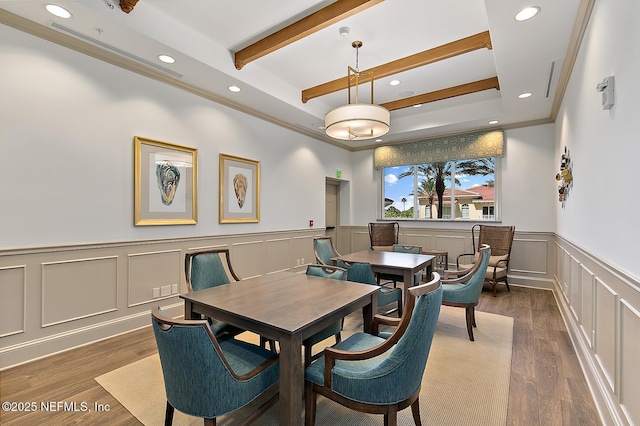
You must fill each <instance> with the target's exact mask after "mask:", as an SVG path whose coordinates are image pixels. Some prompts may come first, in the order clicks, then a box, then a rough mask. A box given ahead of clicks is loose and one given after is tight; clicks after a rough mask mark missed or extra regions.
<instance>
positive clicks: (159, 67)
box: [51, 22, 183, 78]
mask: <svg viewBox="0 0 640 426" xmlns="http://www.w3.org/2000/svg"><path fill="white" fill-rule="evenodd" d="M51 26H52V27H54V28H56V29H58V30H61V31H64V32H66V33H69V34H71V35H72V36H74V37H77V38H79V39H82V40H84V41H88V42H89V43H92V44H95V45H98V46H100V47H101V48H103V49H107V50H110V51H112V52H114V53H117V54H118V55H121V56H124V57H126V58H129V59H132V60H134V61H136V62H140V63H142V64H145V65H147V66H149V67H152V68H155V69H157V70H159V71H162V72H165V73H167V74H171V75H172V76H174V77H177V78H182V76H183V74H180V73H179V72H177V71H174V70H172V69H169V68H167V67H163V66H162V65H159V64H156V63H153V62H151V61H149V60H147V59H144V58H141V57H140V56H137V55H134V54H133V53H129V52H127V51H124V50H122V49H119V48H117V47H115V46H111V45H110V44H107V43H104V42H102V41H100V40H97V39H95V38H93V37H89V36H88V35H86V34H82V33H79V32H78V31H76V30H72V29H71V28H68V27H65V26H64V25H60V24H58V23H57V22H53V23H52V24H51Z"/></svg>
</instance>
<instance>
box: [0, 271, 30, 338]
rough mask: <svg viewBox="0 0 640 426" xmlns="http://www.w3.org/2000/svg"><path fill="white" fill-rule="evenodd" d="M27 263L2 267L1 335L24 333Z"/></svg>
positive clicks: (0, 285)
mask: <svg viewBox="0 0 640 426" xmlns="http://www.w3.org/2000/svg"><path fill="white" fill-rule="evenodd" d="M26 280H27V272H26V265H14V266H7V267H4V268H0V312H2V321H0V337H4V336H11V335H12V334H18V333H24V330H25V315H26V312H27V306H26V300H27V298H26V292H27V281H26Z"/></svg>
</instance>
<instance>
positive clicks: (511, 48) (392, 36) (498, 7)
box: [0, 0, 581, 149]
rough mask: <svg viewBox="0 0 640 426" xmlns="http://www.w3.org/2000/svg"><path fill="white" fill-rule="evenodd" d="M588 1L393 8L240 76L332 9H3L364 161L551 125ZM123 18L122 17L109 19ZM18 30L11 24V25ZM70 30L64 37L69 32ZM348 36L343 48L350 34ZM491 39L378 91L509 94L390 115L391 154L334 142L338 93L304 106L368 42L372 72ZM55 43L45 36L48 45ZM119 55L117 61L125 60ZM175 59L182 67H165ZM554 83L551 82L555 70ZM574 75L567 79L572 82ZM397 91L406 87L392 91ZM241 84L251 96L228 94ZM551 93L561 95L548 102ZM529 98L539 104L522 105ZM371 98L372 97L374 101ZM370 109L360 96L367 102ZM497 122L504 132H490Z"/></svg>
mask: <svg viewBox="0 0 640 426" xmlns="http://www.w3.org/2000/svg"><path fill="white" fill-rule="evenodd" d="M580 1H581V0H562V1H558V0H534V3H533V5H536V6H539V7H540V8H541V12H540V13H539V14H538V15H537V16H536V17H534V18H533V19H531V20H529V21H525V22H517V21H516V20H515V19H514V16H515V14H516V13H517V12H518V11H519V10H520V9H521V8H523V7H525V6H531V5H532V3H530V2H529V0H484V1H482V0H448V1H445V0H385V1H382V2H381V3H378V4H376V5H374V6H371V7H369V8H368V9H365V10H364V11H362V12H360V13H357V14H355V15H353V16H351V17H349V18H346V19H344V20H342V21H340V22H337V23H335V24H332V25H330V26H328V27H326V28H324V29H322V30H320V31H317V32H315V33H313V34H311V35H309V36H307V37H305V38H303V39H301V40H299V41H296V42H294V43H292V44H289V45H287V46H285V47H283V48H281V49H279V50H276V51H275V52H273V53H270V54H268V55H266V56H263V57H261V58H259V59H257V60H255V61H253V62H250V63H248V64H247V65H245V66H244V67H243V68H242V69H241V70H237V69H236V68H235V66H234V57H233V55H234V52H236V51H238V50H240V49H242V48H244V47H247V46H248V45H250V44H252V43H253V42H255V41H257V40H259V39H261V38H263V37H265V36H267V35H269V34H271V33H273V32H275V31H277V30H278V29H281V28H283V27H285V26H286V25H289V24H291V23H293V22H295V21H297V20H299V19H301V18H302V17H304V16H306V15H309V14H310V13H313V12H315V11H317V10H320V9H322V8H324V7H326V6H328V5H330V4H331V3H333V1H330V0H324V1H318V0H295V1H294V0H242V1H221V0H218V1H214V0H181V1H177V0H140V1H139V2H138V3H137V5H136V6H135V8H134V10H133V11H132V12H131V13H129V14H126V13H124V12H123V11H122V10H120V7H119V5H118V3H117V0H76V1H74V0H51V1H48V2H49V3H51V2H54V3H56V4H59V5H60V6H63V7H65V8H66V9H68V10H69V11H70V12H71V13H72V14H73V16H72V17H71V18H70V19H61V18H56V17H54V16H52V15H50V14H49V13H48V12H47V11H46V10H45V8H44V4H45V3H46V2H47V1H45V0H42V1H41V0H19V1H9V0H0V7H1V8H2V9H5V10H6V11H8V12H11V13H12V14H16V15H19V16H22V17H24V18H27V19H28V20H29V21H32V22H35V23H37V24H40V25H42V26H44V27H46V29H47V30H46V31H56V32H61V33H64V34H65V35H71V36H72V37H73V38H75V39H78V38H79V39H83V40H85V41H87V40H88V41H89V43H90V44H91V45H92V46H97V48H100V49H106V50H108V51H110V52H111V53H113V52H114V51H115V52H116V53H117V54H118V55H124V56H126V57H127V58H128V59H127V60H129V59H131V58H133V59H134V60H135V61H136V62H140V61H143V62H144V63H145V64H146V65H148V66H149V67H150V68H152V69H153V70H154V72H157V73H159V74H160V75H161V76H163V77H164V78H169V79H174V80H177V81H178V82H179V85H182V86H183V87H189V88H193V89H195V90H196V91H198V92H199V93H205V94H207V95H208V96H210V97H211V98H213V99H217V100H220V101H221V102H222V103H225V104H227V105H230V106H233V107H237V108H239V109H241V110H244V111H247V112H249V113H252V114H255V115H258V116H261V117H262V118H266V119H268V120H270V121H273V122H275V123H278V124H281V125H284V126H286V127H289V128H292V129H294V130H297V131H299V132H301V133H304V134H307V135H311V136H313V137H316V138H318V139H321V140H325V141H327V142H329V143H335V144H338V145H343V146H345V147H349V148H351V149H358V148H363V147H368V146H373V145H377V144H380V143H393V142H399V141H407V140H415V139H418V138H424V137H429V136H437V135H444V134H451V133H457V132H462V131H468V130H477V129H484V128H491V127H500V126H502V127H513V126H517V125H520V124H522V123H530V122H539V121H545V120H546V121H548V120H549V118H550V117H551V116H552V106H553V104H554V98H555V96H556V90H557V88H558V81H559V79H560V76H561V75H562V73H561V70H562V68H563V66H564V67H568V66H570V65H571V64H570V58H571V57H572V53H573V52H571V51H569V52H568V50H567V49H568V47H569V45H570V41H571V37H575V35H574V27H577V25H576V18H577V17H578V11H579V8H580ZM109 6H112V7H113V8H111V7H109ZM7 20H9V21H12V20H13V19H12V16H11V15H7V14H4V16H3V19H2V20H0V22H5V23H7ZM62 27H63V28H62ZM341 27H349V28H350V34H349V35H348V36H346V37H342V36H341V35H340V34H339V28H341ZM487 30H488V31H489V32H490V35H491V42H492V45H493V49H491V50H489V49H480V50H475V51H473V52H471V53H466V54H463V55H460V56H457V57H454V58H451V59H446V60H443V61H440V62H436V63H433V64H430V65H427V66H423V67H420V68H416V69H413V70H411V71H405V72H402V73H400V74H396V75H394V76H392V77H385V78H381V79H378V80H376V81H375V99H374V101H375V103H384V102H389V101H393V100H397V99H400V98H403V97H407V96H408V93H410V92H412V93H413V94H415V95H417V94H421V93H427V92H433V91H436V90H441V89H445V88H447V87H451V86H457V85H461V84H465V83H470V82H474V81H477V80H482V79H486V78H490V77H495V76H497V77H498V80H499V83H500V90H499V91H498V90H495V89H490V90H486V91H482V92H477V93H473V94H468V95H463V96H458V97H455V98H450V99H446V100H441V101H436V102H432V103H428V104H424V105H423V106H422V107H420V108H414V107H409V108H404V109H400V110H395V111H391V130H390V131H389V133H388V134H387V135H385V136H384V137H383V138H382V139H383V140H382V142H375V141H373V140H365V141H357V142H356V141H351V142H347V141H335V140H333V139H330V138H328V137H327V136H326V135H325V134H324V131H323V130H320V129H318V127H319V126H322V125H323V123H324V115H325V114H326V113H327V112H328V111H329V110H331V109H332V108H334V107H336V106H338V105H342V104H345V103H346V102H347V93H346V90H345V91H339V92H336V93H332V94H329V95H325V96H322V97H319V98H314V99H311V100H309V101H308V102H307V103H302V101H301V92H302V90H304V89H308V88H310V87H313V86H316V85H319V84H321V83H324V82H327V81H331V80H334V79H337V78H340V77H344V76H346V74H347V66H352V67H354V66H355V49H353V48H352V47H351V43H352V42H353V41H354V40H361V41H362V42H363V47H362V48H361V49H360V53H359V69H360V70H365V69H368V68H372V67H375V66H378V65H382V64H384V63H387V62H391V61H394V60H397V59H400V58H403V57H406V56H409V55H412V54H416V53H419V52H422V51H425V50H428V49H432V48H435V47H437V46H440V45H443V44H446V43H450V42H453V41H456V40H459V39H462V38H465V37H469V36H472V35H475V34H478V33H481V32H484V31H487ZM45 37H46V36H45ZM114 48H115V49H114ZM162 53H165V54H169V55H172V56H174V57H175V58H176V59H177V61H176V63H175V64H172V65H167V64H163V63H161V62H160V61H159V60H158V59H157V55H159V54H162ZM554 61H555V71H554V73H553V78H551V79H550V68H551V64H552V63H553V62H554ZM566 71H567V70H566V69H565V70H564V71H563V72H566ZM392 79H398V80H400V81H401V83H400V85H398V86H390V85H389V81H390V80H392ZM231 84H235V85H237V86H239V87H241V88H242V91H241V92H240V93H231V92H229V91H228V90H227V87H228V86H229V85H231ZM548 88H550V90H549V93H548V94H547V91H548ZM523 92H531V93H532V94H533V95H532V96H531V97H529V98H527V99H518V95H519V94H520V93H523ZM363 93H366V94H367V95H366V96H364V97H363ZM363 100H368V91H366V90H365V91H361V94H360V101H361V102H363ZM490 120H499V122H500V123H499V124H497V125H489V124H488V122H489V121H490Z"/></svg>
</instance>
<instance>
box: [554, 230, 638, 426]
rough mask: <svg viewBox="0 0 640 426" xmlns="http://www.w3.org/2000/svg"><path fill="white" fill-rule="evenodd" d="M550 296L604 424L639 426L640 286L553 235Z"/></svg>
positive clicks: (633, 280) (568, 242) (635, 281)
mask: <svg viewBox="0 0 640 426" xmlns="http://www.w3.org/2000/svg"><path fill="white" fill-rule="evenodd" d="M555 245H556V250H555V251H556V255H555V257H556V265H555V287H554V292H555V294H556V299H557V300H558V305H559V307H560V311H561V312H562V314H563V317H564V320H565V322H566V324H567V328H568V330H569V334H570V336H571V339H572V341H573V344H574V347H575V349H576V353H577V354H578V357H579V359H580V362H581V364H582V367H583V371H584V373H585V376H586V378H587V382H588V383H589V386H590V387H591V391H592V393H593V395H594V398H595V401H596V405H597V406H598V409H599V410H600V413H601V415H602V418H603V420H604V422H605V424H607V425H638V424H640V405H638V401H640V363H639V362H638V359H639V358H638V356H639V354H640V339H638V336H640V283H638V281H637V280H635V279H633V278H631V277H629V276H627V275H625V274H624V273H623V272H622V271H619V270H616V268H614V267H612V266H611V265H608V264H606V263H605V262H603V261H602V260H600V259H597V258H596V257H595V256H593V255H591V254H590V253H588V252H586V251H584V250H582V249H581V248H580V247H577V246H575V245H574V244H572V243H571V242H570V241H567V240H565V239H563V238H562V237H559V236H556V243H555Z"/></svg>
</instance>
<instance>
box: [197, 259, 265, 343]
mask: <svg viewBox="0 0 640 426" xmlns="http://www.w3.org/2000/svg"><path fill="white" fill-rule="evenodd" d="M184 273H185V277H186V280H187V289H188V290H189V293H191V292H194V291H198V290H204V289H207V288H211V287H216V286H219V285H226V284H231V283H234V282H236V281H240V278H239V277H238V275H237V274H236V273H235V271H234V270H233V266H231V258H230V257H229V249H226V248H224V249H213V250H202V251H196V252H191V253H187V254H186V255H185V257H184ZM207 320H208V321H209V325H210V326H211V329H212V330H213V333H214V334H215V335H216V336H217V337H218V338H222V337H225V336H235V335H237V334H240V333H242V332H243V331H245V330H242V329H240V328H238V327H234V326H231V325H229V324H227V323H225V322H222V321H220V320H217V319H215V318H207ZM260 342H261V343H262V346H266V344H267V339H265V338H263V337H262V336H260ZM268 342H269V345H270V346H271V349H275V347H276V344H275V342H274V341H272V340H268Z"/></svg>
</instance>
